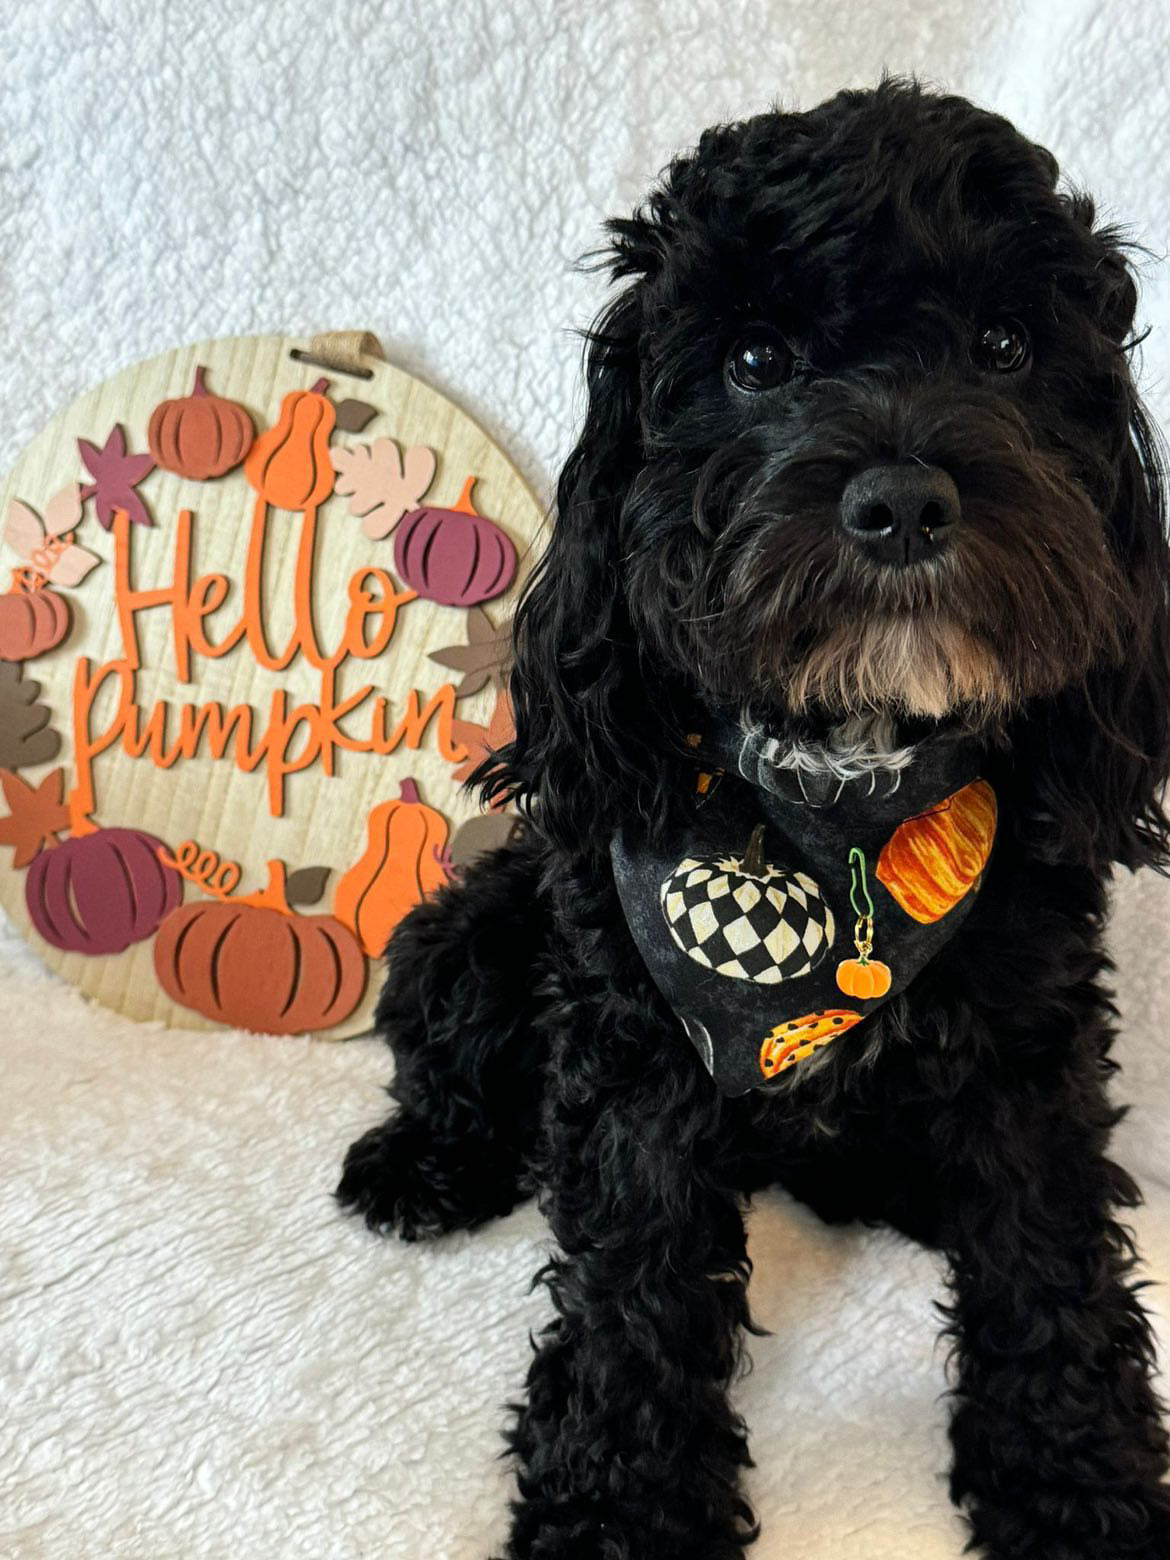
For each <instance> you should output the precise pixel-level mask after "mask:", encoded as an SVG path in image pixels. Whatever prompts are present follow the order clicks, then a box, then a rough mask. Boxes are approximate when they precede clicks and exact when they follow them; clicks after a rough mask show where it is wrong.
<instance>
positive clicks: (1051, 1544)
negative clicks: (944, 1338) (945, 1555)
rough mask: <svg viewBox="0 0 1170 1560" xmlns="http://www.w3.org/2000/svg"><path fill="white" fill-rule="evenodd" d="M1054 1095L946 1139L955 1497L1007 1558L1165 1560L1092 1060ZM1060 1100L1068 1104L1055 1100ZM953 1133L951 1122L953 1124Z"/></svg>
mask: <svg viewBox="0 0 1170 1560" xmlns="http://www.w3.org/2000/svg"><path fill="white" fill-rule="evenodd" d="M1085 1072H1086V1074H1088V1075H1087V1076H1082V1077H1080V1078H1077V1079H1074V1080H1072V1081H1066V1083H1065V1084H1064V1085H1063V1087H1062V1088H1061V1089H1060V1090H1059V1091H1057V1090H1054V1091H1053V1095H1054V1097H1050V1098H1045V1097H1042V1095H1041V1093H1040V1091H1039V1090H1038V1089H1037V1088H1036V1087H1035V1086H1034V1085H1032V1084H1030V1083H1027V1082H1024V1081H1023V1080H1017V1082H1016V1085H1015V1086H1014V1087H1013V1089H1012V1092H1011V1094H1010V1095H1006V1094H1004V1093H1003V1092H1001V1091H1000V1090H996V1091H990V1090H989V1091H987V1092H986V1095H985V1104H986V1109H985V1110H984V1109H980V1106H979V1104H978V1103H976V1102H968V1103H967V1105H966V1106H965V1108H964V1110H963V1111H962V1112H957V1113H956V1114H955V1115H954V1117H953V1118H952V1119H951V1120H950V1122H949V1124H948V1125H947V1126H946V1129H945V1133H941V1132H940V1135H939V1137H938V1138H937V1139H936V1140H937V1141H939V1142H942V1141H943V1137H944V1136H945V1138H946V1142H947V1148H946V1164H945V1165H941V1166H940V1175H941V1176H942V1179H943V1181H944V1184H945V1187H946V1190H947V1193H948V1196H947V1202H948V1204H949V1210H950V1211H949V1214H948V1215H947V1229H946V1232H945V1237H944V1243H943V1244H944V1248H945V1249H946V1251H947V1252H948V1255H949V1258H950V1262H951V1269H952V1282H953V1288H954V1303H953V1306H952V1307H950V1309H949V1316H950V1325H949V1327H948V1332H949V1333H950V1335H951V1337H952V1338H953V1339H954V1343H955V1352H954V1358H955V1363H956V1365H957V1381H956V1393H955V1396H956V1405H955V1412H954V1415H953V1419H952V1424H951V1438H952V1443H953V1448H954V1467H953V1472H952V1476H951V1495H952V1499H953V1500H954V1501H955V1502H956V1503H957V1504H962V1505H965V1506H966V1507H967V1508H968V1516H969V1519H970V1523H971V1527H972V1531H973V1534H974V1538H975V1540H976V1541H977V1542H978V1543H979V1544H980V1545H982V1546H983V1547H982V1551H981V1552H982V1553H985V1554H986V1555H988V1556H989V1557H993V1560H1123V1557H1141V1560H1167V1557H1170V1489H1168V1488H1167V1487H1166V1486H1164V1485H1159V1479H1160V1478H1161V1476H1162V1474H1163V1473H1164V1472H1165V1470H1166V1466H1167V1437H1166V1433H1165V1431H1164V1429H1163V1427H1162V1424H1161V1422H1160V1418H1159V1405H1158V1402H1157V1400H1156V1398H1155V1395H1154V1393H1153V1391H1152V1389H1151V1386H1150V1374H1151V1366H1152V1359H1153V1353H1154V1346H1153V1341H1152V1337H1151V1332H1150V1326H1149V1322H1148V1320H1147V1318H1146V1316H1145V1314H1144V1313H1143V1311H1142V1309H1141V1306H1140V1305H1139V1303H1138V1300H1137V1298H1136V1296H1135V1294H1134V1293H1133V1289H1132V1287H1131V1283H1132V1281H1131V1280H1128V1279H1127V1275H1128V1273H1129V1270H1130V1267H1131V1266H1132V1262H1133V1252H1132V1246H1131V1244H1130V1241H1129V1237H1128V1236H1127V1234H1126V1232H1125V1230H1124V1228H1123V1227H1122V1226H1121V1225H1120V1224H1119V1223H1118V1222H1117V1221H1116V1220H1115V1218H1114V1217H1113V1210H1114V1209H1115V1208H1116V1207H1117V1206H1118V1205H1124V1206H1134V1205H1135V1204H1136V1202H1137V1201H1138V1200H1140V1199H1139V1194H1138V1192H1137V1188H1136V1186H1135V1185H1134V1183H1133V1182H1132V1180H1131V1179H1130V1177H1129V1176H1128V1175H1127V1174H1126V1172H1125V1171H1123V1170H1122V1169H1120V1168H1119V1167H1118V1166H1117V1165H1115V1164H1113V1163H1112V1162H1111V1161H1110V1160H1109V1159H1107V1158H1106V1157H1105V1155H1104V1145H1105V1142H1106V1140H1107V1137H1108V1131H1109V1127H1110V1125H1111V1124H1112V1113H1111V1110H1110V1107H1109V1105H1108V1103H1107V1101H1106V1099H1105V1097H1104V1092H1103V1089H1102V1086H1101V1083H1100V1081H1099V1074H1098V1072H1097V1069H1096V1066H1095V1064H1092V1063H1086V1064H1085ZM1057 1094H1058V1095H1059V1097H1055V1096H1056V1095H1057ZM940 1126H941V1124H940Z"/></svg>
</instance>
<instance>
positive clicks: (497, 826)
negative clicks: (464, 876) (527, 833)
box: [451, 812, 521, 872]
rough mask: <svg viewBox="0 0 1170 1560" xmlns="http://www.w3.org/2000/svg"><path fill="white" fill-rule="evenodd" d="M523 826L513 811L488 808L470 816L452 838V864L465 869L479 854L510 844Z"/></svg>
mask: <svg viewBox="0 0 1170 1560" xmlns="http://www.w3.org/2000/svg"><path fill="white" fill-rule="evenodd" d="M520 828H521V822H520V819H519V818H517V817H516V815H515V814H514V813H503V812H489V813H484V814H483V815H482V817H479V818H469V819H468V820H467V822H466V823H463V824H460V826H459V828H458V829H457V830H456V831H455V838H454V839H453V840H452V841H451V863H452V865H453V866H454V867H455V868H456V869H457V870H459V871H460V872H462V871H465V870H466V868H467V867H469V866H470V865H471V863H472V862H473V861H475V860H477V859H478V858H479V857H480V856H484V855H486V854H487V853H488V852H489V851H492V850H499V848H500V847H501V846H502V845H507V844H509V843H510V842H511V840H512V839H513V838H514V837H515V836H516V834H517V833H518V832H519V830H520Z"/></svg>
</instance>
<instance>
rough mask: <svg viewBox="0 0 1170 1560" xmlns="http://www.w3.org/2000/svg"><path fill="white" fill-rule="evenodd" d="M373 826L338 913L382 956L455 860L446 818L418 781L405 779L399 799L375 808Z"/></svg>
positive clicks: (339, 898) (338, 898)
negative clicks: (405, 918) (425, 799)
mask: <svg viewBox="0 0 1170 1560" xmlns="http://www.w3.org/2000/svg"><path fill="white" fill-rule="evenodd" d="M368 830H369V844H368V845H367V847H366V851H365V854H364V855H363V856H362V858H361V860H360V861H359V862H358V863H357V865H356V866H353V867H351V868H350V869H349V871H348V872H347V873H346V874H345V876H344V877H343V878H342V879H341V881H340V882H339V883H338V885H337V892H336V893H335V894H334V896H333V913H334V915H335V916H336V917H337V919H338V920H339V921H341V922H342V923H343V924H344V925H345V926H348V927H350V929H351V930H352V931H353V932H355V933H356V934H357V938H358V941H359V942H360V943H361V945H362V947H363V948H364V949H365V951H366V953H368V954H369V955H370V957H371V958H379V957H381V955H382V954H383V953H384V952H385V949H386V944H387V942H388V941H389V940H390V933H391V932H392V931H393V930H394V928H395V927H396V926H397V925H398V923H399V921H401V920H402V918H403V916H404V915H406V914H407V912H408V911H410V910H413V909H414V907H415V905H417V904H420V903H421V902H422V900H424V899H425V898H426V896H427V895H428V894H431V893H433V892H434V891H435V890H436V889H438V888H441V887H442V886H443V884H444V883H446V882H447V881H448V878H449V877H450V866H451V862H450V857H449V856H448V855H447V853H446V848H445V847H446V844H447V820H446V818H444V817H443V815H442V813H440V812H436V811H435V809H434V808H433V807H428V806H426V804H425V803H424V802H422V801H421V800H420V799H419V794H418V786H417V785H416V784H415V782H414V781H413V780H404V781H403V782H402V795H401V797H400V798H399V799H398V800H397V801H392V802H382V803H381V804H380V805H379V806H377V807H375V808H374V809H373V810H372V811H371V813H370V816H369V820H368Z"/></svg>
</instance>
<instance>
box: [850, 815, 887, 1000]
mask: <svg viewBox="0 0 1170 1560" xmlns="http://www.w3.org/2000/svg"><path fill="white" fill-rule="evenodd" d="M849 903H850V904H851V905H852V906H853V913H854V915H855V916H856V917H857V920H856V921H855V922H854V925H853V946H854V947H855V948H856V949H857V957H856V958H855V959H844V960H842V962H841V963H840V964H838V966H837V985H838V987H839V988H840V989H841V990H842V991H843V992H844V993H845V995H846V996H847V997H856V998H858V1000H859V1001H861V1002H868V1001H869V1000H870V999H871V998H873V997H884V996H885V995H886V993H887V992H888V991H889V989H890V986H891V985H892V984H893V979H894V973H893V971H892V970H891V969H890V966H889V965H888V964H883V963H882V962H881V960H880V959H871V958H870V954H871V953H872V952H873V900H872V898H871V897H870V892H869V882H868V880H867V878H866V874H865V852H864V851H861V850H858V848H857V846H856V845H855V846H854V847H853V849H852V850H851V851H850V852H849Z"/></svg>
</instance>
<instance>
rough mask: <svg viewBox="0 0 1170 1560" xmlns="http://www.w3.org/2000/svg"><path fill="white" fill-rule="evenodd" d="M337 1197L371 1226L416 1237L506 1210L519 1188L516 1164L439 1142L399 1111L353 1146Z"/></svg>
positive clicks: (460, 1226) (464, 1146)
mask: <svg viewBox="0 0 1170 1560" xmlns="http://www.w3.org/2000/svg"><path fill="white" fill-rule="evenodd" d="M335 1196H336V1197H337V1200H338V1202H339V1203H341V1205H342V1207H344V1208H349V1209H352V1210H353V1212H354V1213H359V1214H361V1216H362V1218H364V1219H365V1221H366V1223H367V1224H368V1225H369V1227H370V1228H371V1229H372V1230H377V1231H378V1232H379V1233H384V1234H389V1233H390V1232H391V1231H396V1232H397V1233H398V1235H399V1236H400V1237H401V1238H402V1239H403V1240H420V1239H425V1238H426V1237H428V1236H432V1235H442V1234H445V1233H446V1232H448V1231H450V1230H460V1229H472V1228H474V1227H475V1226H476V1225H477V1224H483V1223H485V1222H486V1221H487V1220H488V1219H492V1218H496V1217H498V1216H499V1215H500V1214H504V1213H507V1212H508V1211H509V1210H510V1209H511V1208H512V1207H514V1206H515V1204H516V1201H517V1199H518V1197H519V1196H520V1188H519V1185H518V1182H517V1176H516V1173H515V1170H514V1169H512V1168H510V1167H506V1166H504V1165H502V1164H501V1163H500V1162H499V1161H498V1160H497V1159H495V1158H494V1157H492V1156H490V1155H485V1154H484V1153H482V1152H477V1151H476V1148H475V1146H474V1144H472V1143H471V1142H462V1141H456V1142H453V1143H446V1142H442V1141H440V1140H439V1139H437V1138H436V1137H435V1136H434V1135H433V1133H431V1132H430V1131H429V1130H428V1128H427V1127H426V1126H425V1125H424V1124H423V1123H422V1122H419V1121H417V1120H414V1119H412V1118H410V1117H408V1116H405V1115H399V1116H395V1117H393V1118H391V1120H389V1121H387V1122H385V1123H383V1125H382V1126H380V1127H374V1128H373V1129H372V1130H371V1131H369V1132H367V1133H366V1134H365V1136H364V1137H360V1138H358V1140H357V1142H356V1143H354V1144H353V1145H352V1146H351V1147H350V1150H349V1152H348V1153H347V1154H346V1156H345V1167H344V1169H343V1171H342V1175H341V1180H340V1182H339V1183H338V1186H337V1191H336V1193H335Z"/></svg>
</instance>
